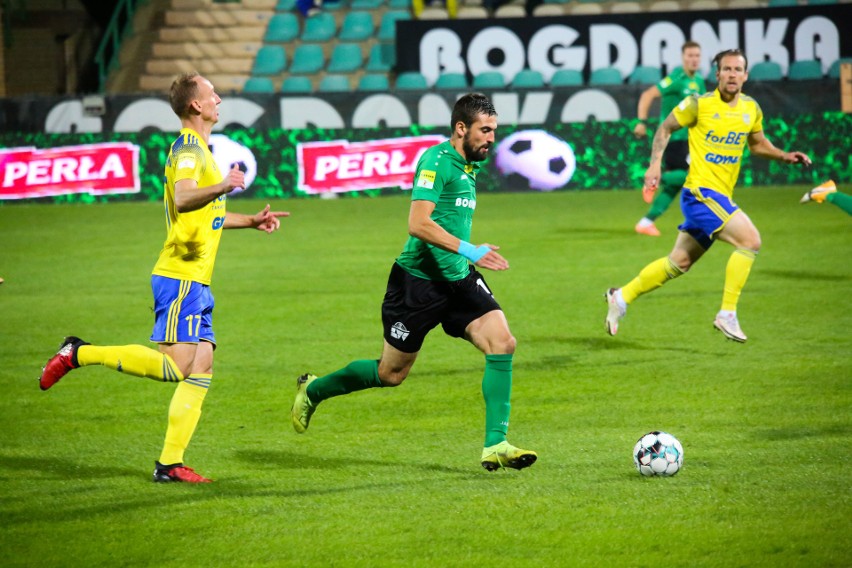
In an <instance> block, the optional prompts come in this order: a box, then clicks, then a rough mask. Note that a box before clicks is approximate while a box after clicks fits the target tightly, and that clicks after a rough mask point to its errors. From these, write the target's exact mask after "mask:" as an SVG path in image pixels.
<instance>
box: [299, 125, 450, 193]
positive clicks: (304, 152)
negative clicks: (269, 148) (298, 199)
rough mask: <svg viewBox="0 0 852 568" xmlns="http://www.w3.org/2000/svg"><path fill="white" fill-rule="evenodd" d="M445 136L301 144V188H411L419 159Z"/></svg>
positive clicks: (334, 190)
mask: <svg viewBox="0 0 852 568" xmlns="http://www.w3.org/2000/svg"><path fill="white" fill-rule="evenodd" d="M446 139H447V138H446V137H445V136H411V137H406V138H388V139H385V140H372V141H368V142H352V143H350V142H349V141H348V140H336V141H333V142H305V143H302V144H298V145H297V147H296V155H297V157H298V162H299V179H298V182H297V185H298V188H299V190H300V191H304V192H306V193H310V194H318V193H340V192H344V191H360V190H364V189H375V188H380V187H401V188H403V189H410V188H411V185H412V181H413V178H414V169H415V168H416V167H417V160H419V159H420V156H421V155H422V154H423V152H425V151H426V149H427V148H430V147H432V146H434V145H435V144H438V143H440V142H443V141H444V140H446Z"/></svg>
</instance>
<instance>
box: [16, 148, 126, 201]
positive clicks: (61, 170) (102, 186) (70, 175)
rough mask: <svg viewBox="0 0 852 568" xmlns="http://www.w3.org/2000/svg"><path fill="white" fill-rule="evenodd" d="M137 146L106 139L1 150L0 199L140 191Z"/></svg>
mask: <svg viewBox="0 0 852 568" xmlns="http://www.w3.org/2000/svg"><path fill="white" fill-rule="evenodd" d="M139 187H140V186H139V147H138V146H136V145H135V144H130V143H126V142H108V143H103V144H86V145H82V146H65V147H62V148H50V149H47V150H39V149H36V148H7V149H2V150H0V199H29V198H33V197H50V196H53V195H66V194H69V193H90V194H92V195H110V194H115V193H139Z"/></svg>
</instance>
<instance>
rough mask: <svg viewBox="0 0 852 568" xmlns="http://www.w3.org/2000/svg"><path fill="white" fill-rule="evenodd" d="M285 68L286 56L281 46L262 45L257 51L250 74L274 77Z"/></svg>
mask: <svg viewBox="0 0 852 568" xmlns="http://www.w3.org/2000/svg"><path fill="white" fill-rule="evenodd" d="M286 66H287V54H286V53H285V51H284V48H283V47H282V46H280V45H264V46H263V47H261V48H260V49H259V50H257V56H255V59H254V67H252V70H251V74H252V75H254V76H258V75H275V74H277V73H281V72H282V71H284V68H285V67H286Z"/></svg>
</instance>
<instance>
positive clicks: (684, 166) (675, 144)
mask: <svg viewBox="0 0 852 568" xmlns="http://www.w3.org/2000/svg"><path fill="white" fill-rule="evenodd" d="M663 163H664V164H665V165H666V171H671V170H688V169H689V142H687V141H686V140H674V141H669V145H668V146H666V150H665V152H663Z"/></svg>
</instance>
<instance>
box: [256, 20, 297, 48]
mask: <svg viewBox="0 0 852 568" xmlns="http://www.w3.org/2000/svg"><path fill="white" fill-rule="evenodd" d="M297 37H299V18H297V17H296V14H293V13H292V12H287V13H283V14H275V15H274V16H272V18H271V19H270V20H269V25H268V27H267V28H266V35H264V36H263V41H264V42H267V43H276V42H280V43H286V42H288V41H293V40H294V39H296V38H297Z"/></svg>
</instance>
